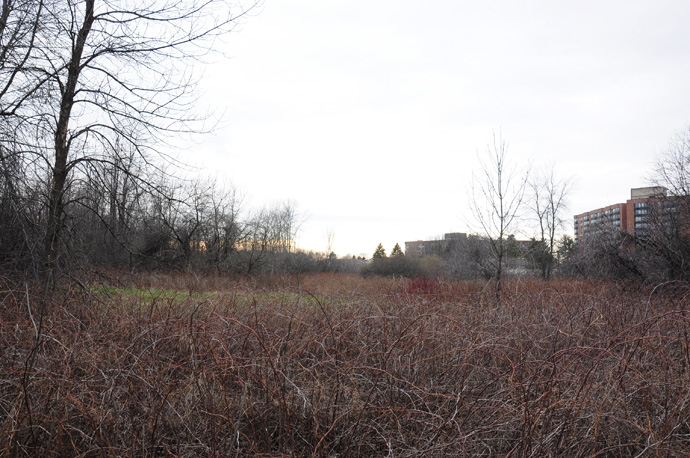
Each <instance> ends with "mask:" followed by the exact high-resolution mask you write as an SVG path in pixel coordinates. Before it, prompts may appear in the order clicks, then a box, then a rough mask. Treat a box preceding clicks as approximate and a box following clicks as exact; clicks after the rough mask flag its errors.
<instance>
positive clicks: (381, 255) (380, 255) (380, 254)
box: [371, 243, 386, 259]
mask: <svg viewBox="0 0 690 458" xmlns="http://www.w3.org/2000/svg"><path fill="white" fill-rule="evenodd" d="M371 258H372V259H385V258H386V250H385V248H383V245H382V244H380V243H379V246H377V247H376V250H375V251H374V254H373V255H372V257H371Z"/></svg>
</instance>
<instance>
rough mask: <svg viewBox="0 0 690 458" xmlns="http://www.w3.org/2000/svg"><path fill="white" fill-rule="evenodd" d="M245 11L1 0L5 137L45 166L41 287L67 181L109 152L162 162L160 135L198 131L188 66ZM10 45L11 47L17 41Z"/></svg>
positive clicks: (153, 3)
mask: <svg viewBox="0 0 690 458" xmlns="http://www.w3.org/2000/svg"><path fill="white" fill-rule="evenodd" d="M253 6H254V4H251V5H250V6H249V8H242V7H241V6H239V7H236V8H235V7H233V8H230V6H229V4H228V3H227V2H226V1H224V0H184V1H168V0H144V1H139V2H129V1H126V0H43V1H39V2H36V1H22V0H3V10H2V19H1V21H2V22H0V27H1V29H0V33H2V50H0V52H1V53H2V54H1V55H0V59H1V60H0V64H2V69H1V71H2V74H3V76H7V79H4V80H3V81H2V82H0V91H2V92H0V96H1V97H2V99H1V100H2V104H1V105H0V111H1V112H2V113H3V115H7V116H9V114H11V115H12V116H14V117H15V118H16V120H17V121H16V127H17V128H16V129H14V132H13V137H14V138H13V140H14V141H15V142H18V143H20V144H22V145H23V150H25V151H26V152H27V154H28V153H29V152H30V153H31V154H34V155H35V156H36V157H37V158H38V160H40V161H42V162H43V163H44V164H45V166H46V168H47V169H48V174H47V175H48V177H47V181H48V183H47V188H48V189H49V191H48V195H47V197H46V202H47V216H46V219H45V238H44V252H45V254H44V260H45V271H46V278H47V284H48V285H52V284H53V282H54V280H55V278H54V277H55V273H56V271H57V268H58V266H59V264H60V259H59V258H60V252H61V251H60V244H61V234H62V231H63V229H64V225H65V216H66V215H65V211H66V193H67V192H68V189H69V183H70V180H71V177H72V176H74V175H75V174H77V173H78V171H79V170H80V169H84V168H86V167H88V165H89V164H93V163H95V162H100V163H109V164H112V165H115V161H113V160H112V157H111V156H110V155H109V152H111V151H113V149H114V145H115V144H116V143H119V144H120V145H126V146H127V147H131V148H133V149H134V150H135V151H136V152H137V154H139V155H140V156H141V157H142V158H144V160H145V162H146V163H147V164H149V165H151V164H152V163H153V159H152V158H154V157H164V158H167V157H170V156H169V152H170V149H171V145H170V143H168V142H167V141H166V140H168V139H169V138H170V137H172V136H175V135H179V134H182V133H188V132H194V131H198V130H203V128H204V127H203V117H197V116H195V115H193V114H192V113H191V111H190V108H191V107H192V105H193V102H194V96H193V89H194V87H195V83H196V81H197V80H196V76H195V73H194V72H193V71H192V70H191V69H192V68H193V65H192V64H193V63H194V62H192V61H199V60H201V59H202V58H203V57H204V56H205V55H206V54H207V53H208V52H209V51H210V50H211V49H212V46H213V43H214V39H216V38H217V37H218V36H220V35H222V34H224V33H227V32H228V31H230V30H231V29H232V27H233V26H234V24H235V23H236V22H237V20H238V18H239V17H241V16H243V15H244V14H245V13H246V12H247V10H248V9H251V8H252V7H253ZM17 43H19V44H17Z"/></svg>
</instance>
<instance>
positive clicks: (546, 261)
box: [529, 168, 572, 279]
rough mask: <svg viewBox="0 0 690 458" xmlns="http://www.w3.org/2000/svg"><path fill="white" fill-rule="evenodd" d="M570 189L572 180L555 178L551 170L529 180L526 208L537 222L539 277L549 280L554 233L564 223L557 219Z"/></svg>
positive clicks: (551, 267) (554, 255)
mask: <svg viewBox="0 0 690 458" xmlns="http://www.w3.org/2000/svg"><path fill="white" fill-rule="evenodd" d="M571 187H572V180H571V179H568V178H565V179H560V178H558V177H556V174H555V171H554V169H553V168H551V169H547V170H545V171H542V172H541V173H537V174H533V175H532V177H531V179H530V180H529V189H530V191H531V195H530V201H531V204H530V209H531V211H532V214H533V216H534V218H535V220H536V222H537V229H538V231H539V237H538V241H539V242H541V246H540V247H539V255H538V256H537V257H536V258H535V262H538V263H539V266H538V267H539V270H540V272H541V276H542V277H544V278H546V279H548V278H550V277H551V272H552V270H553V264H554V263H555V262H556V251H557V239H556V236H557V233H558V231H559V230H560V229H561V228H562V227H563V225H564V224H565V220H564V219H563V217H562V216H561V214H562V213H563V211H565V210H566V209H567V195H568V192H569V191H570V189H571Z"/></svg>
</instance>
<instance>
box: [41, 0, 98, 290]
mask: <svg viewBox="0 0 690 458" xmlns="http://www.w3.org/2000/svg"><path fill="white" fill-rule="evenodd" d="M94 1H95V0H87V1H86V10H85V12H84V23H83V24H82V26H81V28H80V30H79V34H78V35H77V40H76V42H75V44H74V48H73V49H72V56H71V58H70V62H69V66H68V70H67V82H66V83H65V85H64V87H63V88H62V94H61V101H60V116H59V118H58V122H57V125H56V126H55V164H54V165H53V170H52V174H53V177H52V182H51V186H50V194H49V197H48V220H47V224H46V237H45V255H44V256H45V281H46V289H47V290H52V289H54V288H55V276H56V273H57V270H58V264H59V262H58V260H59V252H60V234H61V232H62V225H63V218H64V212H65V204H64V199H63V197H64V194H65V186H66V183H67V175H68V174H69V167H68V165H67V159H68V157H69V147H70V144H69V141H68V138H67V137H68V132H69V120H70V116H71V113H72V107H73V105H74V96H75V94H76V88H77V82H78V80H79V73H80V72H81V58H82V54H83V52H84V44H85V43H86V38H87V37H88V35H89V32H90V31H91V26H92V25H93V21H94V16H93V7H94Z"/></svg>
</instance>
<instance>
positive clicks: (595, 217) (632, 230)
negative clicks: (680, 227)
mask: <svg viewBox="0 0 690 458" xmlns="http://www.w3.org/2000/svg"><path fill="white" fill-rule="evenodd" d="M679 203H680V198H678V197H675V196H668V195H667V191H666V188H664V187H661V186H653V187H647V188H633V189H631V190H630V199H629V200H627V201H626V202H625V203H620V204H614V205H609V206H607V207H603V208H598V209H596V210H591V211H588V212H585V213H581V214H579V215H575V216H574V225H575V242H578V241H579V240H582V239H583V238H584V237H586V236H588V235H591V234H597V233H600V232H602V231H604V230H610V229H618V230H620V231H622V232H625V233H628V234H630V235H632V236H635V237H637V238H645V237H647V236H648V235H649V231H650V229H651V228H652V227H653V226H654V224H653V223H669V222H672V220H673V219H677V218H679V217H680V216H681V209H680V205H679Z"/></svg>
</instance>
